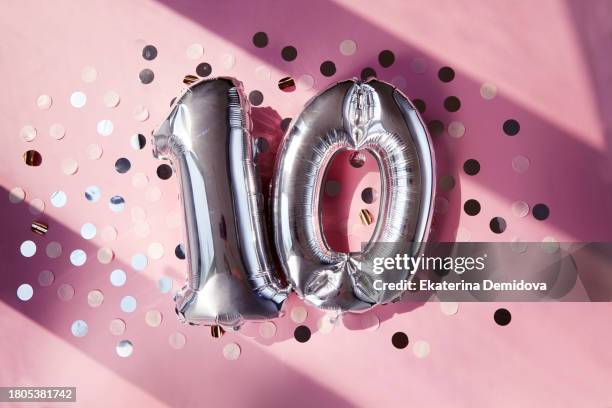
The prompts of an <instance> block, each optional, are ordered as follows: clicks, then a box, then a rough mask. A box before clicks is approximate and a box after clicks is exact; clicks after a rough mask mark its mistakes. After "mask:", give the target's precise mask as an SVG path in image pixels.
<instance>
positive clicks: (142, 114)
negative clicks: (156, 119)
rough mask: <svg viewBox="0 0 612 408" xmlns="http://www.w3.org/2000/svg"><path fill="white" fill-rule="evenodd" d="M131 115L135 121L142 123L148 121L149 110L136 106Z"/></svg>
mask: <svg viewBox="0 0 612 408" xmlns="http://www.w3.org/2000/svg"><path fill="white" fill-rule="evenodd" d="M132 115H133V116H134V119H136V120H137V121H139V122H144V121H145V120H147V119H149V110H148V109H147V108H146V107H145V106H143V105H136V106H135V107H134V111H133V112H132Z"/></svg>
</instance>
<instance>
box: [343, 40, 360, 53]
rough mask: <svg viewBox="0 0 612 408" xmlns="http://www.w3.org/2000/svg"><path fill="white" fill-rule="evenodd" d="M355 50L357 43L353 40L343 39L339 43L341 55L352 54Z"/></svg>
mask: <svg viewBox="0 0 612 408" xmlns="http://www.w3.org/2000/svg"><path fill="white" fill-rule="evenodd" d="M355 51H357V43H356V42H355V41H353V40H344V41H342V42H341V43H340V53H341V54H342V55H346V56H349V55H353V54H354V53H355Z"/></svg>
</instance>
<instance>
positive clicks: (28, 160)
mask: <svg viewBox="0 0 612 408" xmlns="http://www.w3.org/2000/svg"><path fill="white" fill-rule="evenodd" d="M23 161H24V162H25V164H27V165H28V166H40V165H41V164H42V156H41V155H40V153H38V152H37V151H36V150H28V151H27V152H25V153H24V154H23Z"/></svg>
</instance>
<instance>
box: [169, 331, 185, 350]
mask: <svg viewBox="0 0 612 408" xmlns="http://www.w3.org/2000/svg"><path fill="white" fill-rule="evenodd" d="M168 342H169V343H170V347H172V348H173V349H177V350H179V349H182V348H183V347H185V344H186V343H187V338H186V337H185V335H184V334H183V333H180V332H175V333H172V334H171V335H170V337H169V338H168Z"/></svg>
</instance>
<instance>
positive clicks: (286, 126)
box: [280, 118, 291, 132]
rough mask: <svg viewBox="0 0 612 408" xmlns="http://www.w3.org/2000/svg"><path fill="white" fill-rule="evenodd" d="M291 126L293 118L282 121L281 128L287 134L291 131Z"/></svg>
mask: <svg viewBox="0 0 612 408" xmlns="http://www.w3.org/2000/svg"><path fill="white" fill-rule="evenodd" d="M290 124H291V118H285V119H283V120H281V123H280V128H281V130H282V131H283V132H286V131H287V129H289V125H290Z"/></svg>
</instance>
